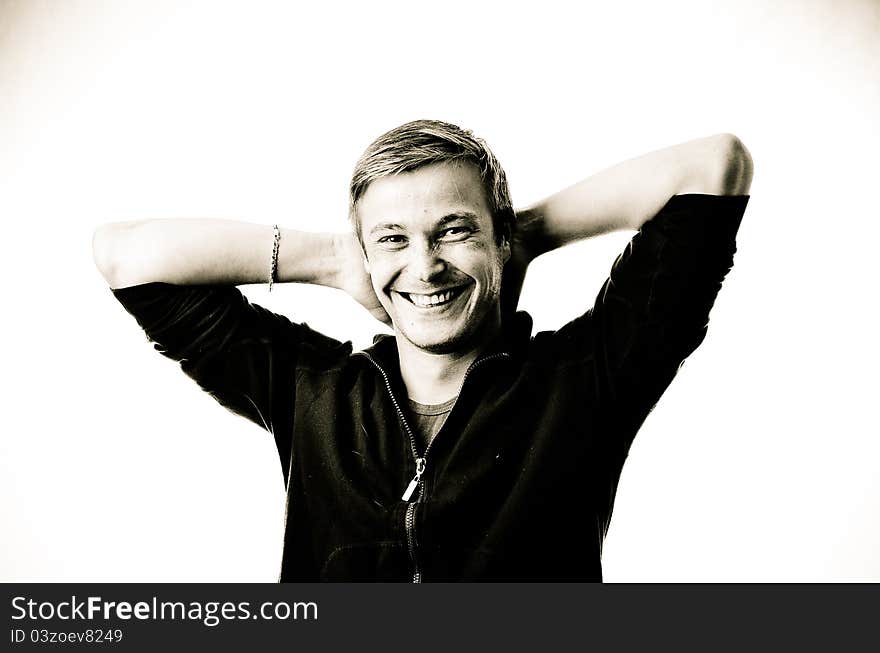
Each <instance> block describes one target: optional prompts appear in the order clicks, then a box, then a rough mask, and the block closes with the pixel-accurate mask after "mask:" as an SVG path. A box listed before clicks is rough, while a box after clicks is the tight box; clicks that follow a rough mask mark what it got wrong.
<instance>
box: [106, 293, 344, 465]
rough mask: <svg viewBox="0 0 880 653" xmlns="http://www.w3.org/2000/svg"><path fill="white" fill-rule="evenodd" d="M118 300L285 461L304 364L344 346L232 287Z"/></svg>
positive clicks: (166, 351) (124, 296) (128, 296)
mask: <svg viewBox="0 0 880 653" xmlns="http://www.w3.org/2000/svg"><path fill="white" fill-rule="evenodd" d="M113 294H114V296H115V297H116V298H117V299H118V300H119V301H120V303H122V305H123V306H124V307H125V309H126V310H127V311H128V312H129V313H130V314H131V315H132V316H134V318H135V319H136V320H137V322H138V324H140V326H141V327H142V328H143V330H144V332H145V333H146V335H147V337H148V338H149V340H150V341H151V342H153V343H154V347H155V349H156V350H157V351H159V352H160V353H162V354H163V355H164V356H167V357H168V358H171V359H172V360H175V361H177V362H179V363H180V367H181V369H182V370H183V371H184V372H185V373H186V374H187V375H188V376H189V377H191V378H192V379H194V380H195V381H196V382H197V383H198V384H199V386H200V387H201V388H202V389H203V390H205V391H206V392H208V393H210V394H211V395H212V396H213V397H214V398H215V399H216V400H217V401H218V402H219V403H220V404H221V405H223V406H225V407H226V408H228V409H229V410H230V411H232V412H233V413H236V414H237V415H241V416H243V417H246V418H247V419H249V420H251V421H252V422H254V423H256V424H257V425H259V426H262V427H263V428H265V429H266V430H268V431H269V432H271V433H274V434H275V437H276V441H278V444H279V453H280V454H281V455H282V461H283V460H284V454H285V451H284V449H285V448H287V447H289V444H286V445H284V446H282V442H281V441H280V440H279V433H287V434H289V433H290V429H291V428H292V426H293V424H292V420H293V410H294V399H295V392H296V382H295V381H296V380H295V370H296V365H297V363H298V361H299V359H300V358H301V357H302V356H303V355H304V354H306V353H307V350H309V349H312V350H315V349H318V350H321V351H327V350H331V349H337V348H340V347H344V346H346V345H343V344H342V343H340V342H339V341H337V340H333V339H332V338H328V337H327V336H324V335H322V334H320V333H318V332H316V331H313V330H311V329H309V327H308V326H306V325H304V324H296V323H294V322H291V321H290V320H289V319H287V318H286V317H284V316H283V315H278V314H276V313H273V312H271V311H269V310H267V309H265V308H263V307H261V306H258V305H256V304H251V303H250V302H248V300H247V299H246V298H245V297H244V295H242V293H241V291H239V290H238V288H235V287H234V286H176V285H171V284H167V283H147V284H142V285H138V286H132V287H129V288H122V289H116V290H113ZM287 439H289V437H288V438H287ZM287 453H289V451H288V452H287Z"/></svg>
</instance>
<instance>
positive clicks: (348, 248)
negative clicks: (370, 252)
mask: <svg viewBox="0 0 880 653" xmlns="http://www.w3.org/2000/svg"><path fill="white" fill-rule="evenodd" d="M334 246H335V250H336V258H337V260H338V264H339V279H338V282H337V284H336V287H337V288H339V289H341V290H344V291H345V292H347V293H348V294H349V295H350V296H351V297H352V298H353V299H354V300H355V301H356V302H357V303H358V304H360V305H361V306H363V307H364V308H365V309H367V310H368V311H369V312H370V315H372V316H373V317H374V318H376V319H377V320H379V321H380V322H383V323H385V324H387V325H389V326H390V325H391V318H390V317H388V313H386V312H385V309H384V308H382V304H381V303H380V302H379V298H378V297H377V296H376V293H375V292H374V291H373V284H372V283H370V275H368V274H367V272H366V270H365V269H364V251H363V250H362V249H361V246H360V243H358V240H357V237H356V236H355V235H354V234H340V235H338V236H337V237H336V239H335V244H334Z"/></svg>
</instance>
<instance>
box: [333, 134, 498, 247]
mask: <svg viewBox="0 0 880 653" xmlns="http://www.w3.org/2000/svg"><path fill="white" fill-rule="evenodd" d="M452 162H457V163H465V162H467V163H471V164H473V165H474V166H476V168H477V170H479V173H480V180H481V182H482V185H483V191H484V193H485V194H486V201H487V203H488V205H489V210H490V211H491V213H492V221H493V225H494V227H495V234H496V236H497V237H498V238H499V240H500V239H501V238H507V239H508V240H509V239H510V237H511V234H512V233H513V229H514V227H515V223H516V213H515V212H514V210H513V204H512V203H511V201H510V191H509V189H508V187H507V175H505V174H504V169H503V168H502V167H501V164H499V163H498V160H497V159H496V158H495V155H494V154H492V151H491V150H490V149H489V146H488V145H486V143H485V141H483V139H481V138H477V137H475V136H474V135H473V134H472V133H471V132H470V131H468V130H466V129H462V128H461V127H457V126H456V125H452V124H450V123H448V122H441V121H439V120H414V121H412V122H408V123H406V124H404V125H401V126H400V127H395V128H394V129H392V130H391V131H389V132H386V133H384V134H382V135H381V136H380V137H379V138H377V139H376V140H375V141H373V142H372V143H371V144H370V146H369V147H368V148H367V149H366V151H364V153H363V154H362V155H361V158H360V159H359V160H358V162H357V164H356V165H355V167H354V173H352V176H351V184H350V185H349V218H350V219H351V221H352V223H353V225H354V229H355V233H356V234H357V236H358V238H359V239H361V244H363V234H362V232H361V228H360V226H361V220H360V214H359V211H358V204H359V203H360V199H361V197H363V195H364V193H365V192H366V191H367V188H368V187H369V186H370V184H371V183H373V182H374V181H376V180H377V179H381V178H383V177H389V176H392V175H397V174H400V173H402V172H410V171H412V170H417V169H418V168H422V167H424V166H428V165H431V164H433V163H452Z"/></svg>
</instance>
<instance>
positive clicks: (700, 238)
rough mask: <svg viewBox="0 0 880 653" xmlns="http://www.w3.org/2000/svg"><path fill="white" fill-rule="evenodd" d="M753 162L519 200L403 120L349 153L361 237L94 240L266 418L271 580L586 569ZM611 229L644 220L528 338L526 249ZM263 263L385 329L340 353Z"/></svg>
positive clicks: (705, 143) (543, 575)
mask: <svg viewBox="0 0 880 653" xmlns="http://www.w3.org/2000/svg"><path fill="white" fill-rule="evenodd" d="M751 176H752V168H751V158H750V156H749V153H748V151H747V150H746V149H745V147H744V146H743V145H742V143H741V142H740V141H739V140H738V139H737V138H735V137H733V136H731V135H729V134H720V135H716V136H710V137H707V138H701V139H697V140H694V141H689V142H687V143H682V144H680V145H675V146H672V147H670V148H666V149H663V150H658V151H656V152H651V153H649V154H646V155H644V156H642V157H639V158H636V159H632V160H629V161H626V162H624V163H621V164H618V165H617V166H614V167H612V168H609V169H608V170H605V171H602V172H600V173H598V174H596V175H593V176H592V177H589V178H587V179H585V180H584V181H582V182H580V183H578V184H576V185H574V186H572V187H570V188H568V189H565V190H563V191H560V192H559V193H556V194H555V195H552V196H551V197H549V198H547V199H545V200H543V201H541V202H539V203H537V204H535V205H533V206H531V207H528V208H526V209H523V210H521V211H518V212H515V211H514V210H513V208H512V205H511V201H510V194H509V192H508V188H507V182H506V178H505V175H504V172H503V170H502V169H501V167H500V165H499V164H498V162H497V161H496V160H495V157H494V156H493V155H492V153H491V151H490V150H489V149H488V148H487V147H486V145H485V143H483V142H482V141H481V140H479V139H477V138H475V137H474V136H473V135H472V134H471V133H470V132H467V131H465V130H462V129H460V128H458V127H456V126H454V125H450V124H447V123H442V122H438V121H416V122H413V123H408V124H406V125H403V126H401V127H398V128H397V129H394V130H392V131H390V132H388V133H387V134H384V135H383V136H381V137H380V138H379V139H377V140H376V141H375V142H374V143H373V144H372V145H371V146H370V147H369V148H368V149H367V151H366V152H365V153H364V155H363V156H362V157H361V159H360V161H358V163H357V166H356V167H355V172H354V175H353V178H352V182H351V186H350V217H351V219H352V222H353V225H354V233H353V234H349V235H331V234H308V233H303V232H297V231H294V230H288V229H279V228H277V227H275V228H274V229H273V228H267V227H265V226H260V225H253V224H245V223H239V222H230V221H219V220H151V221H142V222H135V223H116V224H111V225H106V226H104V227H101V228H99V229H98V230H97V231H96V234H95V239H94V251H95V259H96V263H97V265H98V267H99V269H100V270H101V272H102V273H103V274H104V276H105V278H106V279H107V281H108V283H109V284H110V286H111V288H113V292H114V294H115V296H116V297H117V299H119V301H121V302H122V303H123V305H124V306H125V307H126V309H127V310H128V311H129V312H130V313H131V314H132V315H134V317H135V318H136V319H137V320H138V322H139V324H140V325H141V326H142V327H143V328H144V330H145V331H146V332H147V334H148V335H149V337H150V338H151V339H152V340H153V341H154V342H155V344H156V348H157V349H159V350H160V351H161V352H162V353H163V354H165V355H166V356H169V357H171V358H173V359H174V360H177V361H179V362H180V364H181V367H182V369H183V370H184V372H186V373H187V374H188V375H190V376H191V377H192V378H193V379H195V380H196V381H197V382H198V383H199V385H200V386H201V387H202V388H204V389H205V390H206V391H208V392H210V393H211V394H212V395H213V396H214V397H215V398H216V399H217V400H218V401H219V402H220V403H221V404H223V405H224V406H226V407H227V408H229V409H230V410H232V411H234V412H236V413H238V414H240V415H243V416H245V417H247V418H248V419H250V420H252V421H254V422H255V423H257V424H258V425H260V426H262V427H264V428H265V429H267V430H268V431H269V432H270V433H272V434H273V436H274V438H275V442H276V444H277V448H278V452H279V456H280V460H281V464H282V471H283V474H284V479H285V482H286V490H287V498H288V502H287V521H286V524H287V525H286V532H285V542H284V555H283V561H282V569H281V580H282V581H294V580H297V581H304V580H412V581H415V582H419V581H422V580H453V579H455V580H593V581H598V580H601V577H602V572H601V561H600V556H601V548H602V541H603V539H604V537H605V534H606V532H607V529H608V525H609V520H610V517H611V511H612V506H613V502H614V496H615V493H616V489H617V482H618V479H619V477H620V472H621V469H622V466H623V462H624V460H625V458H626V456H627V452H628V450H629V447H630V445H631V443H632V441H633V438H634V437H635V434H636V432H637V431H638V429H639V427H640V426H641V424H642V422H643V421H644V419H645V418H646V417H647V415H648V413H649V412H650V410H651V409H652V407H653V406H654V404H655V403H656V402H657V400H658V399H659V398H660V396H661V395H662V393H663V391H664V390H665V388H666V387H667V386H668V385H669V383H670V382H671V380H672V378H673V377H674V376H675V374H676V372H677V371H678V369H679V367H680V365H681V362H682V361H683V360H684V359H685V357H687V356H688V355H689V354H690V353H691V352H692V351H693V350H694V349H695V348H696V347H697V346H698V345H699V344H700V343H701V342H702V340H703V338H704V336H705V333H706V324H707V320H708V315H709V311H710V309H711V307H712V304H713V302H714V300H715V296H716V294H717V292H718V290H719V288H720V286H721V282H722V280H723V279H724V276H725V275H726V273H727V271H728V270H729V269H730V266H731V265H732V260H733V253H734V251H735V235H736V232H737V229H738V226H739V223H740V220H741V218H742V216H743V213H744V211H745V207H746V204H747V202H748V195H747V193H748V190H749V185H750V183H751ZM616 229H631V230H635V231H636V232H637V233H636V234H635V236H634V237H633V239H632V241H631V242H630V244H629V245H628V247H627V248H626V250H625V251H624V252H623V253H622V254H621V255H620V257H618V259H617V261H616V262H615V263H614V265H613V268H612V270H611V274H610V277H609V278H608V280H607V281H606V283H605V284H604V286H603V287H602V290H601V291H600V293H599V295H598V297H597V298H595V300H594V301H589V302H588V301H586V298H580V299H579V301H583V303H584V310H585V312H584V314H583V315H581V316H580V317H578V318H576V319H575V320H573V321H572V322H570V323H568V324H566V325H564V326H562V327H561V328H560V329H559V330H557V331H553V332H543V333H538V334H534V335H533V334H532V324H531V318H530V317H529V316H528V314H526V313H523V312H515V310H514V309H515V306H516V300H517V297H518V295H519V290H520V287H521V284H522V281H523V279H524V277H525V272H526V269H527V267H528V265H529V263H530V262H531V261H532V260H534V258H535V257H537V256H539V255H542V254H544V253H546V252H549V251H551V250H552V249H555V248H557V247H559V246H561V245H564V244H566V243H569V242H572V241H575V240H578V239H582V238H586V237H589V236H594V235H597V234H601V233H605V232H608V231H612V230H616ZM272 245H274V247H273V246H272ZM270 252H271V256H270V255H269V254H270ZM265 280H271V281H280V282H304V283H316V284H322V285H326V286H331V287H336V288H342V289H344V290H346V291H347V292H348V293H349V294H350V295H351V296H352V297H353V298H355V299H356V300H357V301H359V302H360V303H361V304H362V305H364V306H365V307H366V308H367V309H368V310H369V311H370V312H371V313H372V314H373V315H374V316H375V317H376V318H377V319H380V320H383V321H386V322H389V323H390V324H391V325H392V326H393V328H394V336H380V337H378V338H377V340H376V342H375V344H374V345H373V346H372V347H370V348H368V349H365V350H363V351H357V352H353V351H352V348H351V345H350V344H348V343H342V342H339V341H336V340H333V339H330V338H328V337H326V336H323V335H321V334H319V333H316V332H314V331H312V330H310V329H309V328H308V327H306V326H305V325H302V324H296V323H294V322H291V321H290V320H288V319H287V318H286V317H284V316H281V315H277V314H274V313H271V312H269V311H267V310H265V309H263V308H261V307H259V306H257V305H252V304H250V303H249V302H248V301H247V300H246V299H245V298H244V297H243V295H242V294H241V293H240V292H239V291H238V290H237V289H236V288H235V285H238V284H246V283H258V282H261V281H265Z"/></svg>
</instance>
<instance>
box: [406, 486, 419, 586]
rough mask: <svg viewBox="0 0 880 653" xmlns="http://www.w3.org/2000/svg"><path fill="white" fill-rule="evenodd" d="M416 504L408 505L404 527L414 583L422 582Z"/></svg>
mask: <svg viewBox="0 0 880 653" xmlns="http://www.w3.org/2000/svg"><path fill="white" fill-rule="evenodd" d="M415 521H416V504H415V503H408V504H406V518H405V519H404V526H406V548H407V550H408V551H409V559H410V561H411V562H412V564H413V577H412V582H413V583H421V582H422V571H421V569H419V559H418V558H417V557H416V529H415Z"/></svg>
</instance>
